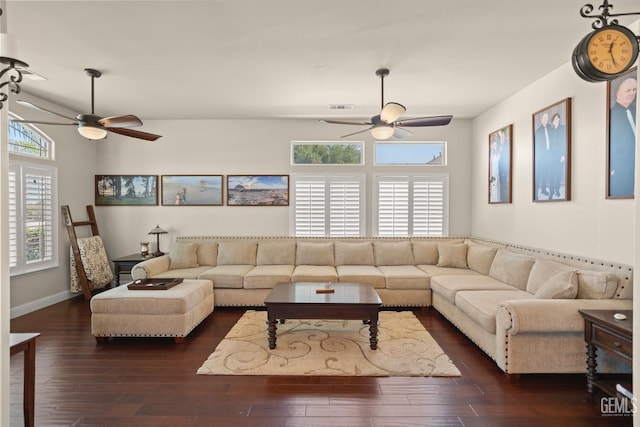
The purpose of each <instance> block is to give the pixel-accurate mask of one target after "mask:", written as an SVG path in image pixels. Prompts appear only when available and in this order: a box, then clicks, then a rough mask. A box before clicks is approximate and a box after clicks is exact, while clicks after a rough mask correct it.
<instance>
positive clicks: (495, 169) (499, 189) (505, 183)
mask: <svg viewBox="0 0 640 427" xmlns="http://www.w3.org/2000/svg"><path fill="white" fill-rule="evenodd" d="M512 135H513V125H508V126H505V127H503V128H500V129H498V130H497V131H495V132H491V133H490V134H489V203H511V176H512V172H511V151H512V150H511V147H512Z"/></svg>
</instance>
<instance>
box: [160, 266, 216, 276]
mask: <svg viewBox="0 0 640 427" xmlns="http://www.w3.org/2000/svg"><path fill="white" fill-rule="evenodd" d="M210 268H211V267H210V266H208V265H201V266H200V267H192V268H177V269H175V270H166V271H163V272H162V273H158V274H154V275H153V276H151V278H153V279H174V278H176V277H181V278H183V279H198V278H199V277H200V275H201V274H202V273H204V272H205V271H207V270H209V269H210Z"/></svg>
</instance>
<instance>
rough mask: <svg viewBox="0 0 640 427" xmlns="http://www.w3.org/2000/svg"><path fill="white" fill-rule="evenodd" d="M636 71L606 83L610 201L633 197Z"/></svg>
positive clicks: (631, 70) (636, 124) (608, 188)
mask: <svg viewBox="0 0 640 427" xmlns="http://www.w3.org/2000/svg"><path fill="white" fill-rule="evenodd" d="M637 71H638V67H634V68H632V69H630V70H629V71H627V72H626V73H624V74H622V75H621V76H619V77H617V78H615V79H613V80H610V81H607V195H606V198H607V199H632V198H633V197H634V191H635V189H634V180H635V152H636V135H637V132H638V121H637V118H636V103H637V97H638V79H637V75H638V74H637Z"/></svg>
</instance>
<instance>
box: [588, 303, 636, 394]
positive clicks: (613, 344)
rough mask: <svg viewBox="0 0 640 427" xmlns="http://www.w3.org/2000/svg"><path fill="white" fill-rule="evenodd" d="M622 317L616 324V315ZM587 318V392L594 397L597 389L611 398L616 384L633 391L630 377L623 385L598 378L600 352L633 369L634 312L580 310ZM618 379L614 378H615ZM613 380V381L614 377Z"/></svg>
mask: <svg viewBox="0 0 640 427" xmlns="http://www.w3.org/2000/svg"><path fill="white" fill-rule="evenodd" d="M615 313H622V314H624V315H626V316H627V318H626V319H625V320H616V319H614V317H613V315H614V314H615ZM580 314H581V315H582V317H583V318H584V340H585V341H586V342H587V391H588V392H589V395H591V396H592V397H593V391H594V390H593V388H594V387H597V388H599V389H600V390H602V391H603V392H605V393H607V394H609V395H610V396H616V395H617V391H616V384H617V383H621V382H623V383H625V387H627V388H628V389H629V390H630V384H631V379H630V377H631V375H625V378H624V381H622V380H620V377H619V376H618V379H617V380H611V379H606V378H599V377H598V375H597V373H596V356H597V349H601V350H604V351H606V352H607V353H609V354H611V355H612V356H614V357H616V358H617V359H620V360H623V361H625V362H626V363H628V364H629V365H631V361H632V357H633V329H632V325H633V311H632V310H620V311H616V310H580ZM614 377H615V376H614ZM612 378H613V377H612Z"/></svg>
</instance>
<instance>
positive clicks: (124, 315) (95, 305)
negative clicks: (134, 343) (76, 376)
mask: <svg viewBox="0 0 640 427" xmlns="http://www.w3.org/2000/svg"><path fill="white" fill-rule="evenodd" d="M212 312H213V283H212V282H211V280H191V279H185V280H184V281H183V282H182V283H180V284H179V285H176V286H174V287H172V288H169V289H166V290H130V289H128V288H127V287H126V286H119V287H117V288H113V289H110V290H108V291H105V292H101V293H99V294H97V295H95V296H94V297H93V298H91V333H92V334H93V336H94V337H95V338H96V341H98V342H102V341H105V340H106V339H107V338H108V337H174V339H175V341H176V342H182V341H183V340H184V337H185V336H187V335H188V334H189V332H191V331H192V330H193V328H195V327H196V326H198V324H200V322H202V321H203V320H204V319H206V318H207V316H208V315H209V314H211V313H212Z"/></svg>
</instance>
